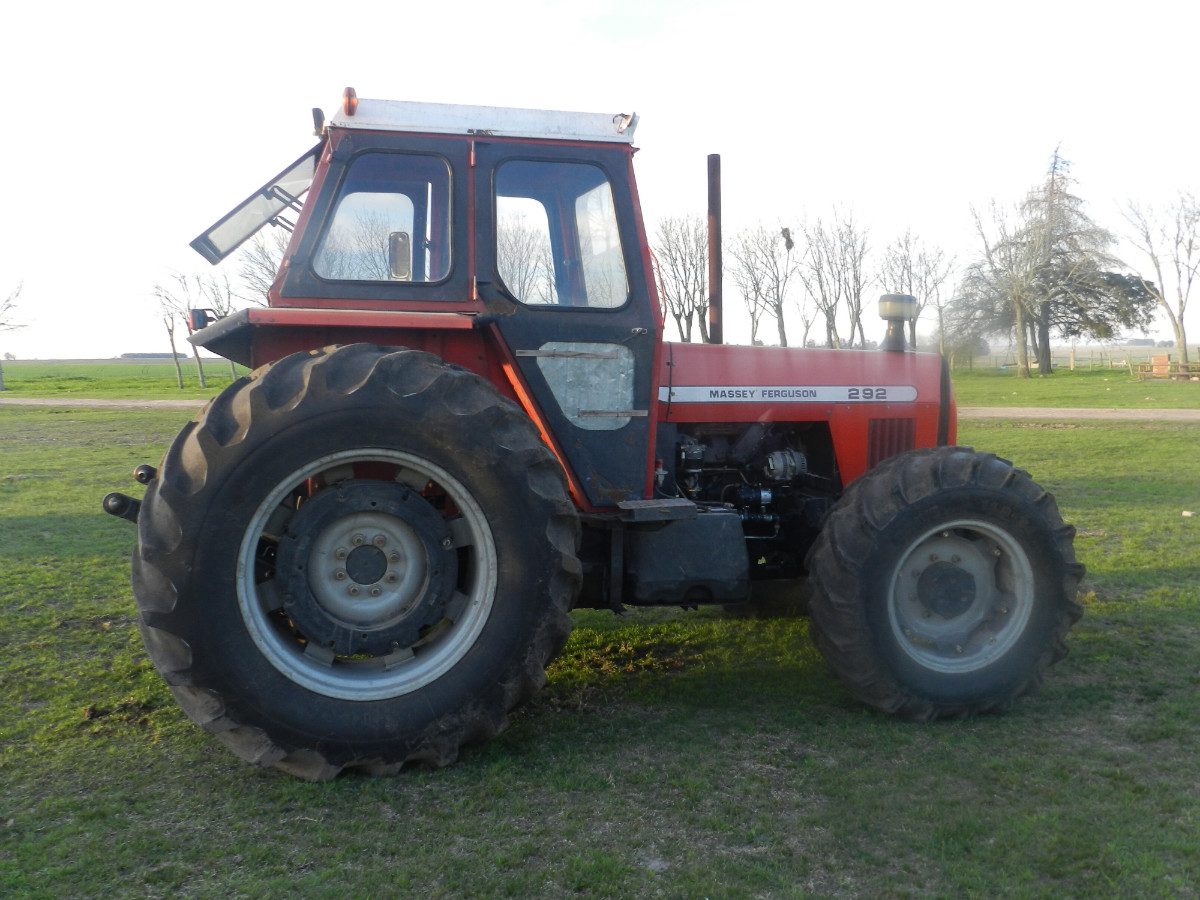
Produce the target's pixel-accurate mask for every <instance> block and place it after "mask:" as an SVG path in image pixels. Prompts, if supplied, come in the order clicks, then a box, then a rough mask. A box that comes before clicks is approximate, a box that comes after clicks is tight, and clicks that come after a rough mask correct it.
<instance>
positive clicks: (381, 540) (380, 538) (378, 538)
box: [371, 534, 387, 547]
mask: <svg viewBox="0 0 1200 900" xmlns="http://www.w3.org/2000/svg"><path fill="white" fill-rule="evenodd" d="M371 543H372V544H374V545H375V546H376V547H383V546H386V545H387V537H385V536H384V535H382V534H377V535H375V537H374V538H373V539H372V540H371Z"/></svg>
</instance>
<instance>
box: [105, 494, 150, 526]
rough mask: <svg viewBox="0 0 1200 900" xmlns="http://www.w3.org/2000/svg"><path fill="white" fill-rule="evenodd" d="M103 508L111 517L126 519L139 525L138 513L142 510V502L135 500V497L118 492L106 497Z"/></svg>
mask: <svg viewBox="0 0 1200 900" xmlns="http://www.w3.org/2000/svg"><path fill="white" fill-rule="evenodd" d="M103 506H104V511H105V512H106V513H108V514H109V515H110V516H116V517H117V518H118V519H125V520H126V521H127V522H133V523H134V524H135V525H136V524H137V520H138V513H139V512H141V510H142V502H141V501H140V500H135V499H133V497H130V496H129V495H127V494H122V493H119V492H117V491H113V492H112V493H111V494H106V495H105V497H104V500H103Z"/></svg>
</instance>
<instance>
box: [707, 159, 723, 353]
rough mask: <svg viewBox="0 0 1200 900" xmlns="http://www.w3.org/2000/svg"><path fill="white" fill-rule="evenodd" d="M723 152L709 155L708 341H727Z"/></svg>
mask: <svg viewBox="0 0 1200 900" xmlns="http://www.w3.org/2000/svg"><path fill="white" fill-rule="evenodd" d="M721 272H722V266H721V154H719V153H710V154H708V341H709V343H710V344H720V343H722V342H723V341H724V334H723V331H722V328H721V321H722V316H721V312H722V310H721V303H722V299H723V298H722V292H721Z"/></svg>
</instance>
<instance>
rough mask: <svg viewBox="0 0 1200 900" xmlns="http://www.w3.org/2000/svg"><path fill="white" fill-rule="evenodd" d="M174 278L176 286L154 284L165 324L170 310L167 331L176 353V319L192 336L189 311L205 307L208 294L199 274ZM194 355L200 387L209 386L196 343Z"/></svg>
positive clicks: (181, 380)
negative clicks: (169, 321)
mask: <svg viewBox="0 0 1200 900" xmlns="http://www.w3.org/2000/svg"><path fill="white" fill-rule="evenodd" d="M172 280H173V281H174V286H167V285H163V284H161V283H160V284H156V285H154V296H155V297H156V298H157V299H158V304H159V308H160V309H161V310H162V311H163V318H164V322H163V324H164V325H166V319H167V312H168V311H169V312H170V318H171V320H172V324H171V325H170V326H169V327H168V328H167V333H168V335H169V337H170V338H171V352H172V353H175V333H174V320H175V319H181V320H182V321H183V324H184V326H185V327H186V328H187V333H188V336H189V337H190V336H191V335H192V334H193V333H194V332H193V329H192V322H191V317H190V316H189V315H188V312H189V311H190V310H193V309H202V308H204V307H205V304H204V301H205V299H206V296H205V290H204V279H203V278H201V277H200V276H199V275H192V276H190V277H189V276H187V275H183V274H180V273H176V274H175V276H174V277H173V279H172ZM192 355H193V356H194V357H195V359H196V374H197V375H198V376H199V378H200V387H201V388H206V387H208V380H207V379H206V378H205V377H204V362H203V360H201V359H200V348H199V347H197V346H196V345H195V344H193V345H192ZM178 365H179V363H178V356H176V366H178ZM179 387H180V389H181V390H182V389H183V376H182V374H180V377H179Z"/></svg>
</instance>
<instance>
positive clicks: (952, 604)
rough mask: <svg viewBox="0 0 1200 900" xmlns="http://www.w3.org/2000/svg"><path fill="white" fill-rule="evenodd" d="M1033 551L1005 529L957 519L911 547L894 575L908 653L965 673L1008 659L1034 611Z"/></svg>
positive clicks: (893, 601) (896, 631)
mask: <svg viewBox="0 0 1200 900" xmlns="http://www.w3.org/2000/svg"><path fill="white" fill-rule="evenodd" d="M1033 599H1034V580H1033V567H1032V565H1031V564H1030V562H1029V556H1028V554H1027V553H1026V552H1025V550H1024V549H1023V548H1022V547H1021V545H1020V544H1019V543H1017V541H1016V540H1015V539H1014V538H1013V537H1012V535H1010V534H1009V533H1008V532H1007V531H1005V530H1004V529H1002V528H998V527H997V526H995V525H993V524H991V523H989V522H983V521H980V520H977V519H956V520H953V521H950V522H946V523H944V524H942V525H939V526H938V527H937V528H931V529H930V530H929V531H927V532H926V533H925V534H923V535H921V536H920V537H919V538H917V539H916V540H915V541H913V542H912V543H911V544H909V545H908V547H907V549H905V551H904V552H903V553H902V554H901V555H900V561H899V562H898V563H897V565H896V568H895V569H894V570H893V572H892V577H891V580H890V583H889V587H888V603H887V608H888V619H889V623H890V625H891V629H892V634H893V636H894V637H895V639H896V642H897V643H898V644H899V645H900V647H901V648H902V649H903V650H904V652H905V653H906V654H907V655H908V656H909V657H910V658H912V659H913V660H914V661H916V662H917V663H919V664H920V665H921V666H923V667H924V668H927V669H932V670H933V671H936V672H945V673H954V674H961V673H965V672H974V671H977V670H979V669H983V668H986V667H987V666H989V665H991V664H992V663H994V662H996V661H997V660H999V659H1001V658H1003V657H1004V655H1005V654H1007V653H1008V652H1009V650H1011V649H1012V647H1013V645H1014V644H1015V643H1016V642H1017V640H1018V639H1019V638H1020V637H1021V635H1022V634H1023V633H1024V631H1025V627H1026V625H1028V623H1029V617H1030V615H1031V614H1032V612H1033Z"/></svg>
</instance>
